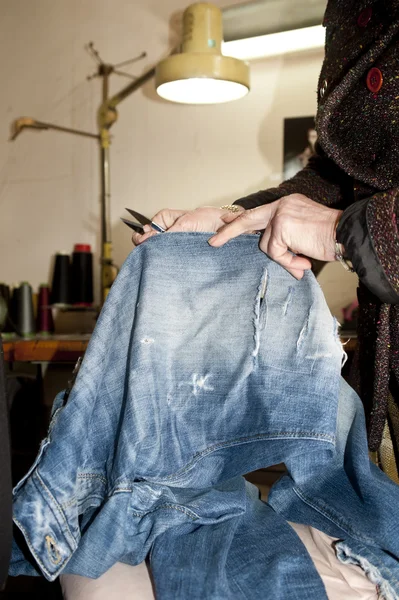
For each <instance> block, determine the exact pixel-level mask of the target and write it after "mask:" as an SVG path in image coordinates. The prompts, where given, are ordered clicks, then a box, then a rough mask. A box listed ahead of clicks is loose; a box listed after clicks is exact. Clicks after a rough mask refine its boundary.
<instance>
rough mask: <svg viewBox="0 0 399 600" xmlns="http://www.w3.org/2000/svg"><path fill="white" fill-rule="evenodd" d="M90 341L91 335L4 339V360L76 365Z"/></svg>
mask: <svg viewBox="0 0 399 600" xmlns="http://www.w3.org/2000/svg"><path fill="white" fill-rule="evenodd" d="M89 340H90V334H85V335H52V336H49V337H35V338H32V339H27V340H23V339H20V338H15V339H3V350H4V360H6V361H10V362H11V361H22V362H73V363H74V362H76V361H77V360H78V358H79V356H82V355H83V354H84V353H85V351H86V348H87V346H88V343H89Z"/></svg>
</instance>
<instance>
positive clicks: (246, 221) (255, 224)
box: [208, 204, 274, 248]
mask: <svg viewBox="0 0 399 600" xmlns="http://www.w3.org/2000/svg"><path fill="white" fill-rule="evenodd" d="M273 211H274V207H273V205H272V204H268V205H265V206H260V207H258V208H253V209H251V210H246V211H244V212H242V213H241V214H239V215H238V217H237V218H236V219H234V220H233V221H232V222H231V223H229V224H228V225H225V226H224V227H221V228H220V229H219V231H218V232H217V234H216V235H214V236H212V237H211V238H210V239H209V240H208V242H209V244H210V245H211V246H214V247H215V248H219V247H220V246H223V244H226V242H228V241H229V240H231V239H233V238H235V237H237V236H239V235H241V234H243V233H252V232H253V231H258V230H260V229H266V227H267V226H268V224H269V221H270V219H271V217H272V214H273Z"/></svg>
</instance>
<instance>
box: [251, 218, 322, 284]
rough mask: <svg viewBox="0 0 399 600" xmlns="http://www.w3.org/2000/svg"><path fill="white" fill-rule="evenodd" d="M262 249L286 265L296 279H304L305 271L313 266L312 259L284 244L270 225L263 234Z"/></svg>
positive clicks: (279, 262)
mask: <svg viewBox="0 0 399 600" xmlns="http://www.w3.org/2000/svg"><path fill="white" fill-rule="evenodd" d="M259 247H260V249H261V250H262V251H263V252H265V254H267V255H268V256H270V258H271V259H272V260H274V261H276V262H277V263H278V264H279V265H281V266H282V267H284V268H285V269H286V270H287V271H288V272H289V273H291V275H293V276H294V277H295V278H296V279H302V277H303V274H304V272H305V271H307V270H309V269H311V268H312V263H311V262H310V260H309V259H308V258H306V257H304V256H297V255H296V254H293V253H292V252H291V251H290V250H289V248H288V246H287V245H286V244H284V242H282V241H281V240H280V239H279V238H278V237H276V235H275V232H274V231H272V229H271V227H268V228H267V229H266V231H265V233H264V234H263V236H262V238H261V241H260V244H259Z"/></svg>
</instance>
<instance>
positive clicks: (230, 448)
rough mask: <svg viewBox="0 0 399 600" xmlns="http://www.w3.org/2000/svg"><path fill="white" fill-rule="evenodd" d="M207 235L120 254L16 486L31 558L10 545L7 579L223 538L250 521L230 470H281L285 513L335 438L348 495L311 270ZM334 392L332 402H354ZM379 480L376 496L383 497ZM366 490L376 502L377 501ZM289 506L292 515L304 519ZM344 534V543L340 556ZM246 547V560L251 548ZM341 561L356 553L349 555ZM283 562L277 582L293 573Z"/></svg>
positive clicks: (329, 329) (334, 350)
mask: <svg viewBox="0 0 399 600" xmlns="http://www.w3.org/2000/svg"><path fill="white" fill-rule="evenodd" d="M208 237H209V235H208V234H200V233H197V234H195V233H191V234H183V233H175V234H167V235H160V236H156V237H155V238H152V239H151V240H149V241H148V242H146V243H145V244H143V245H142V246H140V247H139V248H137V249H136V250H134V251H133V252H132V253H131V254H130V256H129V257H128V259H127V260H126V262H125V264H124V266H123V268H122V270H121V272H120V274H119V276H118V278H117V281H116V282H115V283H114V285H113V287H112V290H111V293H110V295H109V297H108V299H107V302H106V303H105V306H104V308H103V310H102V313H101V315H100V318H99V321H98V324H97V326H96V329H95V331H94V334H93V336H92V339H91V341H90V345H89V348H88V350H87V352H86V355H85V358H84V361H83V365H82V367H81V370H80V373H79V375H78V378H77V380H76V383H75V385H74V387H73V389H72V392H71V394H70V397H69V400H68V403H67V404H66V406H62V398H63V396H62V394H60V395H59V396H57V398H56V401H55V405H54V414H53V418H52V422H51V426H50V431H49V434H48V437H47V439H46V440H44V442H43V445H42V448H41V451H40V453H39V457H38V459H37V461H36V462H35V464H34V465H33V467H32V469H31V471H30V473H29V474H28V475H27V476H26V477H25V478H24V479H23V480H22V481H21V482H20V483H19V484H18V486H17V487H16V489H15V491H14V521H15V523H16V525H17V527H18V528H19V529H20V531H21V533H22V535H23V537H24V538H25V541H26V543H27V545H28V548H29V550H30V552H31V554H32V557H33V558H34V561H35V563H36V565H35V566H33V565H32V564H31V562H30V561H28V560H26V558H25V556H24V553H23V550H24V549H23V544H22V543H21V542H20V540H19V539H18V538H15V540H14V549H13V557H12V564H11V571H10V573H11V574H12V575H16V574H19V573H24V574H34V573H35V572H36V569H38V570H40V571H41V572H42V573H43V574H44V575H45V576H46V577H47V578H48V579H50V580H53V579H55V578H56V577H57V575H59V574H60V573H61V572H64V573H68V572H69V573H77V574H80V575H86V576H89V577H98V576H100V575H101V574H102V573H104V572H105V571H106V570H107V569H108V568H110V567H111V566H112V565H113V564H114V563H115V562H116V561H121V562H127V563H129V564H137V563H139V562H141V561H142V560H143V559H144V558H145V557H146V556H147V554H148V552H149V551H150V549H151V548H152V547H153V545H154V543H155V541H156V540H157V538H159V536H161V535H166V533H167V532H168V531H169V530H172V529H174V528H176V531H177V528H181V527H183V528H184V527H188V528H190V527H192V526H193V524H195V527H196V528H200V527H201V526H204V525H206V526H207V527H204V529H206V530H207V531H208V532H209V533H208V534H207V535H212V531H213V530H214V528H215V527H219V526H220V525H221V524H222V523H225V522H227V521H231V522H232V523H233V521H236V524H235V525H234V526H233V525H232V524H229V525H228V526H227V525H226V529H229V527H230V526H231V527H237V528H239V527H240V525H239V523H240V522H242V523H244V520H245V518H246V517H247V518H248V519H249V521H248V522H251V519H252V517H251V512H250V511H248V495H247V492H246V490H245V486H244V482H243V480H242V478H241V477H237V476H240V475H242V474H243V473H246V472H249V471H252V470H255V469H257V468H259V467H266V466H268V465H272V464H276V463H279V462H286V463H287V464H288V465H289V466H290V472H291V475H292V477H293V480H288V483H283V482H282V484H281V486H279V488H277V489H276V494H275V496H274V501H273V506H274V507H275V508H277V510H281V511H282V512H283V514H284V516H286V515H287V518H290V519H292V520H295V519H293V518H292V516H291V513H292V514H294V513H295V511H299V510H300V508H299V507H298V508H296V505H295V502H294V501H293V500H292V499H291V496H294V499H295V500H297V498H299V496H298V495H297V494H298V493H297V491H296V487H295V486H294V483H295V485H296V483H298V485H299V486H302V487H299V488H298V489H300V490H302V492H303V494H306V492H307V490H310V492H309V493H310V496H311V497H312V493H313V491H315V493H317V492H318V491H319V487H318V486H317V485H316V488H313V487H312V483H311V482H312V481H313V474H314V476H315V477H316V479H317V480H318V481H322V484H323V485H324V481H327V482H328V481H329V476H327V475H326V476H325V479H323V477H324V470H325V469H326V468H327V467H328V468H327V471H328V472H329V473H330V471H329V469H330V470H331V468H332V467H331V466H330V465H333V464H337V463H336V461H337V460H338V461H339V460H340V459H339V458H337V457H339V456H340V452H341V453H342V448H341V446H340V444H342V447H344V448H345V465H350V466H349V467H347V466H345V468H346V469H347V471H346V472H348V468H349V472H350V471H351V469H352V471H353V472H352V473H351V474H350V477H349V480H348V484H347V485H348V487H349V488H350V489H352V488H354V490H355V491H354V495H355V496H356V493H357V488H356V485H357V479H358V473H357V469H358V463H357V458H356V457H353V456H352V454H351V452H352V446H351V443H352V442H351V439H352V438H351V434H352V432H353V427H355V429H356V427H358V425H357V421H354V416H353V414H352V413H350V412H348V414H346V413H345V411H344V413H343V422H342V424H341V423H339V427H338V433H339V440H341V438H342V439H343V440H344V441H340V442H339V444H338V451H337V450H336V433H337V414H338V397H339V392H340V368H341V360H342V347H341V344H340V341H339V338H338V335H337V330H336V325H335V322H334V319H333V318H332V316H331V314H330V312H329V310H328V308H327V306H326V303H325V299H324V296H323V294H322V292H321V289H320V288H319V286H318V284H317V282H316V280H315V279H314V277H313V275H312V274H311V273H306V275H305V276H304V278H303V279H302V280H301V281H296V280H294V279H293V278H292V277H291V276H290V275H289V274H288V273H287V272H286V271H284V269H282V268H281V267H280V266H278V265H277V264H275V263H274V262H273V261H271V260H270V259H269V258H268V257H267V256H265V255H264V254H263V253H262V252H260V250H259V249H258V237H257V236H251V235H249V236H241V237H239V238H237V239H235V240H232V241H231V242H230V243H229V244H227V245H226V246H224V247H222V248H219V249H215V248H212V247H210V246H209V245H208V244H207V239H208ZM345 389H346V388H344V393H343V394H342V393H341V396H342V399H341V401H342V404H343V405H345V404H346V400H345V398H346V397H348V398H349V399H350V400H351V399H353V394H352V392H350V391H349V390H346V391H345ZM355 399H356V400H357V398H355ZM340 410H341V409H340ZM342 410H343V409H342ZM360 410H361V409H360V408H359V411H360ZM352 412H353V409H352ZM351 419H352V420H351ZM361 427H363V431H364V423H363V424H362V425H361ZM341 428H342V430H343V431H344V430H345V431H346V430H348V431H349V432H350V434H349V435H347V437H346V438H345V436H344V434H343V433H342V432H341ZM362 435H363V434H362ZM342 436H343V437H342ZM344 438H345V439H344ZM362 452H363V459H362V460H363V462H364V461H366V462H367V464H368V459H365V458H364V456H365V454H366V449H365V448H363V446H362ZM341 463H342V460H341ZM292 465H296V467H295V468H296V471H294V467H293V466H292ZM326 465H327V467H326ZM362 465H363V463H362ZM342 468H343V467H342V464H337V466H336V469H337V470H339V469H341V470H342ZM362 468H363V466H362ZM369 468H370V467H369ZM294 472H295V475H294V474H293V473H294ZM381 481H382V483H381V486H382V487H381V489H382V490H383V492H382V493H384V494H385V493H387V494H388V495H389V494H391V498H394V497H395V498H396V496H395V492H394V491H393V488H391V487H390V484H389V482H388V481H387V479H386V478H385V477H383V476H382V479H381ZM302 482H304V483H303V485H302ZM308 485H310V487H308ZM385 490H388V491H387V492H386V491H385ZM373 494H374V495H373V502H374V500H375V501H378V500H379V498H380V495H381V492H380V491H379V490H375V489H374V488H373ZM320 498H321V500H323V499H324V500H325V502H326V503H327V505H331V510H333V511H334V510H335V511H336V512H338V513H340V512H341V513H342V514H344V515H346V516H347V518H348V519H349V520H350V521H351V522H353V524H354V526H357V527H358V529H357V530H360V531H362V530H367V531H368V518H369V517H368V511H371V510H374V507H368V510H367V509H364V510H363V511H359V513H357V512H356V510H357V504H356V503H355V500H356V498H355V497H354V496H351V495H348V497H346V496H345V497H344V496H343V495H342V494H341V495H340V494H339V493H336V494H335V495H332V496H331V498H330V500H329V498H328V495H327V496H323V495H321V496H320ZM316 500H317V496H316ZM298 502H299V505H300V506H303V507H305V508H306V510H307V511H308V513H309V514H308V513H306V514H305V517H306V519H310V518H311V517H310V514H311V515H313V512H314V511H315V510H316V511H317V509H314V508H313V509H310V508H309V504H308V503H306V502H305V500H303V499H299V500H298ZM305 508H304V509H303V510H305ZM353 508H354V512H352V509H353ZM251 510H252V509H251ZM253 510H254V511H255V512H256V511H257V510H258V509H256V508H255V507H254V508H253ZM376 510H378V508H377V509H376ZM312 511H313V512H312ZM262 512H264V513H265V514H266V513H267V514H268V515H269V516H270V515H271V514H272V513H270V509H259V514H261V513H262ZM256 514H257V515H258V513H256ZM358 514H359V519H360V521H361V522H360V523H358V522H357V518H356V517H357V515H358ZM245 515H246V517H245V518H244V516H245ZM254 518H255V517H254ZM257 518H258V516H257ZM384 518H385V517H384ZM306 519H305V521H306ZM280 521H281V519H280ZM299 522H302V521H300V520H299ZM373 525H375V523H373ZM222 528H223V526H222ZM359 528H360V529H359ZM324 530H326V531H327V529H326V528H325V527H324ZM203 535H205V534H203ZM387 535H388V536H389V533H387ZM288 537H290V538H291V540H292V541H291V542H289V543H288V542H287V540H288ZM284 539H285V542H283V543H282V546H281V556H282V557H283V556H285V555H286V551H288V550H289V547H298V544H300V546H299V547H301V548H303V546H302V545H301V543H300V542H299V540H298V538H297V537H296V534H295V535H293V536H288V535H287V536H286V537H285V538H284ZM369 539H371V540H374V539H375V540H376V542H375V546H376V548H377V549H379V548H380V546H379V544H382V542H383V541H384V540H385V538H384V537H383V536H382V535H381V536H380V535H379V532H376V536H375V537H374V532H373V531H369ZM354 540H357V538H356V536H354V537H353V539H352V538H349V537H348V538H346V537H345V540H344V541H345V543H346V542H347V541H348V543H349V546H347V545H343V546H342V548H344V550H343V552H344V551H345V553H346V554H347V553H348V552H350V549H351V548H352V546H351V544H352V542H353V543H354ZM390 542H391V546H390V547H392V548H394V551H395V556H397V553H396V550H395V543H396V542H395V541H393V540H390ZM246 543H247V553H248V556H251V554H253V553H254V552H255V551H256V545H257V542H256V541H254V540H251V539H250V537H249V538H248V539H247V541H246ZM211 546H212V544H211ZM234 548H235V545H234V544H233V545H232V553H231V557H229V560H231V561H232V563H231V564H233V563H234V559H233V558H232V557H233V556H238V555H237V554H234V552H233V550H234ZM353 548H355V546H353ZM303 551H304V554H305V555H306V556H307V554H306V551H305V549H304V548H303ZM346 554H345V556H346ZM353 554H354V555H356V556H363V555H362V553H361V550H360V549H359V548H358V547H356V548H355V549H354V551H353ZM367 556H368V555H367ZM389 556H390V555H389ZM342 557H343V558H345V557H344V555H343V554H342ZM385 558H386V562H384V563H383V566H384V565H385V564H387V565H388V562H389V561H388V554H387V555H386V557H385V556H383V557H382V560H385ZM296 559H297V556H293V561H295V560H296ZM345 559H346V558H345ZM303 560H304V563H303V564H305V563H306V560H305V559H303ZM392 560H396V559H395V558H394V559H392ZM229 564H230V563H229ZM254 564H255V562H254ZM284 564H285V566H282V572H281V577H282V578H283V580H284V576H285V573H287V576H288V573H289V572H293V570H292V569H293V568H294V567H293V564H289V561H288V562H286V563H283V565H284ZM373 564H374V563H373ZM373 568H377V567H376V566H375V565H374V567H373ZM290 569H291V571H290ZM313 571H314V570H312V567H311V565H310V566H309V563H308V568H307V570H306V573H305V574H304V578H303V581H304V595H303V596H302V597H303V598H307V597H308V596H307V595H305V594H306V593H308V592H307V591H305V588H306V590H311V589H312V587H313V588H315V586H316V587H317V586H320V585H321V584H320V582H319V581H318V579H317V578H316V577H313V574H314V572H313ZM388 579H389V578H388ZM389 585H391V584H389ZM309 593H310V592H309ZM165 597H166V598H167V596H165ZM248 597H251V596H248ZM281 597H282V598H283V597H284V598H287V597H288V598H289V596H281ZM318 597H320V598H322V596H318ZM292 598H296V596H292Z"/></svg>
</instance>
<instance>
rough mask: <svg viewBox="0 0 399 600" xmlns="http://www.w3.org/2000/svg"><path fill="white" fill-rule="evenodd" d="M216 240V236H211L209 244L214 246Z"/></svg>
mask: <svg viewBox="0 0 399 600" xmlns="http://www.w3.org/2000/svg"><path fill="white" fill-rule="evenodd" d="M214 241H215V238H214V237H211V238H209V240H208V244H209V245H210V246H213V245H214Z"/></svg>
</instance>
